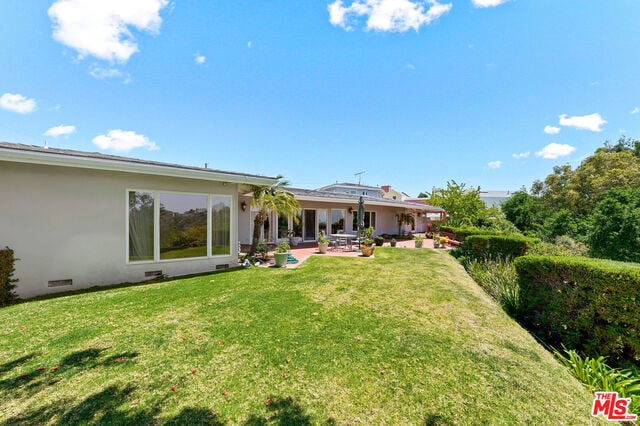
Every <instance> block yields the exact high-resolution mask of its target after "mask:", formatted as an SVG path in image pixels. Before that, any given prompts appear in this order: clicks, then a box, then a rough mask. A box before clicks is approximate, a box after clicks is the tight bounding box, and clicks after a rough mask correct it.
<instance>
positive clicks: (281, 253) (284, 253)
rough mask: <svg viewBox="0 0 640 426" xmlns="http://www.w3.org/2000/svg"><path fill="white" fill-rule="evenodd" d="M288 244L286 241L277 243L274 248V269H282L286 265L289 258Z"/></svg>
mask: <svg viewBox="0 0 640 426" xmlns="http://www.w3.org/2000/svg"><path fill="white" fill-rule="evenodd" d="M289 249H291V247H290V246H289V243H288V242H286V241H282V242H279V243H278V245H277V246H276V249H275V252H274V253H273V257H274V258H275V260H276V267H277V268H282V267H283V266H285V265H286V264H287V259H288V258H289Z"/></svg>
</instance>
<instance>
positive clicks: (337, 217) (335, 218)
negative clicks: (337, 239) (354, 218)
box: [331, 210, 358, 234]
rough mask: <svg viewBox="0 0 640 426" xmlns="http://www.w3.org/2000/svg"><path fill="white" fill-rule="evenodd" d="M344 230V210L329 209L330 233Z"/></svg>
mask: <svg viewBox="0 0 640 426" xmlns="http://www.w3.org/2000/svg"><path fill="white" fill-rule="evenodd" d="M357 227H358V225H357V224H356V228H357ZM344 231H345V227H344V210H331V233H332V234H338V233H341V232H344Z"/></svg>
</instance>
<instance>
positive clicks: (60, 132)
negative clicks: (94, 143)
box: [43, 126, 76, 138]
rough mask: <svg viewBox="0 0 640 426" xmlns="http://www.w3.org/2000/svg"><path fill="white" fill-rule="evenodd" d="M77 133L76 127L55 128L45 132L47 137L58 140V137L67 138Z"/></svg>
mask: <svg viewBox="0 0 640 426" xmlns="http://www.w3.org/2000/svg"><path fill="white" fill-rule="evenodd" d="M75 132H76V126H55V127H52V128H50V129H49V130H47V131H46V132H44V133H43V134H44V135H45V136H53V137H54V138H57V137H58V136H66V135H70V134H71V133H75Z"/></svg>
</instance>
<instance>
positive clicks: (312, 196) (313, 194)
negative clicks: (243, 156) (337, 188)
mask: <svg viewBox="0 0 640 426" xmlns="http://www.w3.org/2000/svg"><path fill="white" fill-rule="evenodd" d="M287 191H289V192H291V193H292V194H293V195H294V196H295V197H296V199H297V200H300V201H319V202H329V203H331V202H333V203H346V204H354V207H357V205H358V200H359V198H360V197H362V198H363V199H364V204H365V205H372V206H387V207H398V208H405V209H410V210H420V211H424V212H428V213H440V212H444V210H443V209H441V208H440V207H434V206H429V205H426V204H422V205H420V204H416V203H407V202H404V201H400V200H393V199H388V198H379V197H371V196H367V195H357V194H348V193H342V192H329V191H321V190H312V189H302V188H287Z"/></svg>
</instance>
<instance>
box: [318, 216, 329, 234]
mask: <svg viewBox="0 0 640 426" xmlns="http://www.w3.org/2000/svg"><path fill="white" fill-rule="evenodd" d="M318 232H321V233H322V235H325V236H326V235H327V211H326V210H318Z"/></svg>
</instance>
